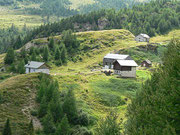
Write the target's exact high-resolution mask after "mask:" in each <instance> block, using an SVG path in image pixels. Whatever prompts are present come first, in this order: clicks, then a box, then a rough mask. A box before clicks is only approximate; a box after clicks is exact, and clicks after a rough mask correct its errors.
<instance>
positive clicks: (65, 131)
mask: <svg viewBox="0 0 180 135" xmlns="http://www.w3.org/2000/svg"><path fill="white" fill-rule="evenodd" d="M69 134H70V125H69V122H68V118H67V116H66V115H65V116H64V117H63V119H62V120H61V123H59V125H58V127H57V130H56V135H69Z"/></svg>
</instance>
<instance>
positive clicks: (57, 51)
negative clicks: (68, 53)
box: [55, 48, 61, 60]
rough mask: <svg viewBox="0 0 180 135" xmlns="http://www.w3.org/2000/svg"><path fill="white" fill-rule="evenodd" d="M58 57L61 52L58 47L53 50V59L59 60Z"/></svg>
mask: <svg viewBox="0 0 180 135" xmlns="http://www.w3.org/2000/svg"><path fill="white" fill-rule="evenodd" d="M60 59H61V53H60V50H59V48H57V49H56V52H55V60H60Z"/></svg>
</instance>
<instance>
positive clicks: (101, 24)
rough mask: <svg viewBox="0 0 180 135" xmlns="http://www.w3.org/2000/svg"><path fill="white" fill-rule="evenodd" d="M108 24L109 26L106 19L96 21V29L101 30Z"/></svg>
mask: <svg viewBox="0 0 180 135" xmlns="http://www.w3.org/2000/svg"><path fill="white" fill-rule="evenodd" d="M108 24H109V21H108V20H107V19H106V18H100V19H98V28H99V29H100V30H103V29H104V28H105V27H106V26H107V25H108Z"/></svg>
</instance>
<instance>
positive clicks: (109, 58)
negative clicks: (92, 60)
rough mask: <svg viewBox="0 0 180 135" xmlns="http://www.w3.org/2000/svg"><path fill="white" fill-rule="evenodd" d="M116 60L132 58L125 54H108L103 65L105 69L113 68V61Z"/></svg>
mask: <svg viewBox="0 0 180 135" xmlns="http://www.w3.org/2000/svg"><path fill="white" fill-rule="evenodd" d="M116 60H132V58H131V57H130V56H129V55H123V54H107V55H106V56H104V59H103V67H104V68H105V69H113V63H114V62H115V61H116Z"/></svg>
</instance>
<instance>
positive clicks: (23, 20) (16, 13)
mask: <svg viewBox="0 0 180 135" xmlns="http://www.w3.org/2000/svg"><path fill="white" fill-rule="evenodd" d="M131 1H132V0H129V1H126V2H124V1H118V5H121V6H120V7H122V5H123V6H126V5H127V6H129V5H130V6H132V5H134V4H135V3H132V2H131ZM48 3H49V4H48ZM95 3H96V6H97V8H95V9H93V10H99V9H101V8H113V6H115V3H116V2H115V1H110V2H108V3H107V1H103V0H100V1H99V0H96V1H94V0H83V1H82V0H81V1H79V0H69V1H63V0H55V1H54V2H52V1H48V0H36V1H34V0H28V1H21V0H14V1H12V0H6V1H5V0H0V11H1V12H0V20H1V21H0V27H1V28H7V27H10V26H11V25H12V23H13V24H14V25H15V26H18V27H19V28H22V27H23V26H24V24H26V25H27V27H36V26H39V25H41V24H43V23H48V22H54V21H59V19H60V18H62V17H67V16H72V15H75V14H79V13H83V12H87V11H85V10H86V8H87V7H84V6H91V5H94V4H95ZM105 3H106V5H108V4H112V5H111V7H108V6H105V7H104V6H102V5H104V4H105ZM121 3H123V4H121ZM124 3H125V4H124ZM56 5H58V7H57V6H56ZM94 6H95V5H94ZM46 7H48V8H46ZM82 7H83V8H82ZM120 7H118V9H120ZM52 8H53V10H51V9H52ZM93 10H89V11H88V12H91V11H93ZM47 16H48V17H47ZM49 17H50V18H49Z"/></svg>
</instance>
